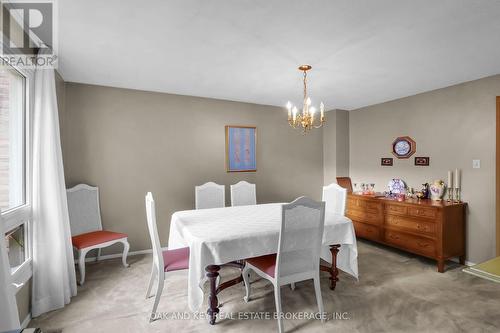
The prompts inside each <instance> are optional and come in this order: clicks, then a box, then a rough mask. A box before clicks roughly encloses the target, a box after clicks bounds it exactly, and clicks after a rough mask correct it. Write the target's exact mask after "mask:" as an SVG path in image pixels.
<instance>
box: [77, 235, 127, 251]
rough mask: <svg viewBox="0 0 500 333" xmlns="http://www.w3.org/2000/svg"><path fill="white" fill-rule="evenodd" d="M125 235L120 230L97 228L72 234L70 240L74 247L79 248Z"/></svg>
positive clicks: (125, 236)
mask: <svg viewBox="0 0 500 333" xmlns="http://www.w3.org/2000/svg"><path fill="white" fill-rule="evenodd" d="M127 237H128V236H127V234H122V233H120V232H114V231H107V230H98V231H92V232H86V233H84V234H80V235H76V236H73V237H71V242H72V243H73V246H74V247H76V248H77V249H78V250H80V249H84V248H86V247H91V246H94V245H98V244H102V243H107V242H110V241H113V240H117V239H122V238H127Z"/></svg>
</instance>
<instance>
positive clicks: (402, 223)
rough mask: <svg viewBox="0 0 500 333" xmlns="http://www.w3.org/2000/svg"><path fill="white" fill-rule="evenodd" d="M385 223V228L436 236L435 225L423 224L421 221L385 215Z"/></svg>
mask: <svg viewBox="0 0 500 333" xmlns="http://www.w3.org/2000/svg"><path fill="white" fill-rule="evenodd" d="M385 223H386V225H387V226H389V227H393V228H401V229H406V230H409V231H414V232H418V233H425V234H429V235H434V234H436V224H435V223H429V222H423V221H422V220H418V219H412V218H410V217H405V216H396V215H386V217H385Z"/></svg>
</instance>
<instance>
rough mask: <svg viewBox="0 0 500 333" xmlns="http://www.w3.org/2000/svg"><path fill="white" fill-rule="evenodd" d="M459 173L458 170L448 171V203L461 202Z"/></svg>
mask: <svg viewBox="0 0 500 333" xmlns="http://www.w3.org/2000/svg"><path fill="white" fill-rule="evenodd" d="M461 180H462V179H461V173H460V170H459V169H455V173H453V171H451V170H449V171H448V199H447V201H448V202H457V203H458V202H462V201H461V199H460V194H461V193H460V183H461Z"/></svg>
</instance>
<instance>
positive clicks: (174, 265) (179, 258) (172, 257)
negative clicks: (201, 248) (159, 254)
mask: <svg viewBox="0 0 500 333" xmlns="http://www.w3.org/2000/svg"><path fill="white" fill-rule="evenodd" d="M163 263H164V265H165V267H164V270H165V272H168V271H178V270H181V269H188V268H189V247H183V248H180V249H175V250H165V251H163Z"/></svg>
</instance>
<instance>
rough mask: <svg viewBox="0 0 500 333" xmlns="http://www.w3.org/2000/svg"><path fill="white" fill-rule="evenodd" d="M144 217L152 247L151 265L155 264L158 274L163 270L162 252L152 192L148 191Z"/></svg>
mask: <svg viewBox="0 0 500 333" xmlns="http://www.w3.org/2000/svg"><path fill="white" fill-rule="evenodd" d="M145 199H146V219H147V221H148V230H149V237H150V238H151V245H152V247H153V265H155V267H156V269H157V271H158V274H160V277H161V274H162V272H163V270H164V263H163V254H162V249H161V244H160V237H159V236H158V229H157V226H156V207H155V201H154V199H153V194H151V192H148V193H147V194H146V198H145Z"/></svg>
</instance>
